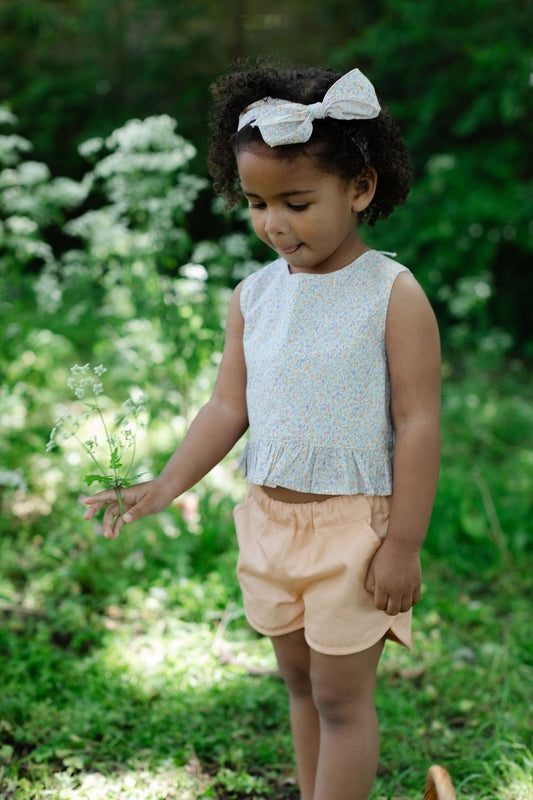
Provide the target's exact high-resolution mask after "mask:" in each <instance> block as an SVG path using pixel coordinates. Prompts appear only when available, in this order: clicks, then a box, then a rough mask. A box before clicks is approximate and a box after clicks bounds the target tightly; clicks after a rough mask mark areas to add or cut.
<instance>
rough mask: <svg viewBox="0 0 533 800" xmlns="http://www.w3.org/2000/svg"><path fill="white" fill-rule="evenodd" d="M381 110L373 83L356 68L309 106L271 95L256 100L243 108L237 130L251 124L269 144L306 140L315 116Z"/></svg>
mask: <svg viewBox="0 0 533 800" xmlns="http://www.w3.org/2000/svg"><path fill="white" fill-rule="evenodd" d="M380 110H381V106H380V105H379V103H378V99H377V97H376V92H375V91H374V87H373V86H372V84H371V83H370V81H369V80H368V78H366V77H365V76H364V75H363V73H362V72H360V71H359V70H358V69H353V70H351V72H348V73H346V75H343V77H342V78H339V80H338V81H336V82H335V83H334V84H333V86H330V88H329V89H328V91H327V92H326V94H325V95H324V99H323V100H322V102H321V103H311V104H310V105H307V106H306V105H303V104H301V103H292V102H290V101H289V100H280V99H276V98H272V97H265V99H264V100H257V102H255V103H252V104H251V105H249V106H248V107H247V108H245V109H244V111H243V112H242V114H241V115H240V117H239V126H238V128H237V130H239V131H240V130H242V128H244V126H245V125H248V124H250V125H252V127H254V128H259V130H260V132H261V136H262V137H263V141H264V142H265V143H266V144H267V145H268V146H269V147H279V146H280V145H284V144H303V143H304V142H308V141H309V139H310V138H311V134H312V133H313V121H314V120H315V119H324V118H325V117H333V118H334V119H342V120H351V119H374V118H375V117H377V116H378V114H379V112H380Z"/></svg>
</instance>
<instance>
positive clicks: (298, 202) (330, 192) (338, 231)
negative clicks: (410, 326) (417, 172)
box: [237, 145, 375, 273]
mask: <svg viewBox="0 0 533 800" xmlns="http://www.w3.org/2000/svg"><path fill="white" fill-rule="evenodd" d="M237 166H238V170H239V176H240V179H241V184H242V190H243V193H244V195H245V197H246V198H247V200H248V204H249V209H250V217H251V221H252V225H253V228H254V231H255V232H256V234H257V235H258V236H259V238H260V239H262V240H263V241H264V242H266V244H268V245H269V246H270V247H272V248H273V249H274V250H275V251H276V252H277V253H278V254H279V255H280V256H281V257H282V258H284V259H285V261H287V263H288V264H289V266H290V267H291V271H292V272H314V273H327V272H335V271H336V270H338V269H341V268H342V267H345V266H347V265H348V264H350V263H351V262H352V261H354V260H355V259H356V258H357V257H358V256H359V255H361V253H362V252H364V250H366V249H367V248H366V246H365V245H364V244H363V242H362V241H361V239H360V238H359V235H358V233H357V227H356V221H357V213H358V212H360V211H362V210H363V209H364V208H366V206H367V205H368V204H369V203H370V201H371V200H372V197H373V196H374V191H375V175H374V174H371V175H370V177H369V178H368V180H364V181H357V180H353V181H345V180H343V179H342V178H340V177H339V176H338V175H333V174H331V173H329V172H324V170H322V169H321V168H320V167H319V166H317V165H316V164H315V162H314V161H313V160H312V159H311V158H309V157H308V156H306V155H302V154H300V155H295V156H294V157H293V158H290V159H289V158H280V157H279V156H276V154H275V153H274V152H273V151H272V150H271V149H270V148H269V147H267V146H264V147H263V146H261V145H258V146H254V148H253V149H245V150H241V151H239V152H238V153H237Z"/></svg>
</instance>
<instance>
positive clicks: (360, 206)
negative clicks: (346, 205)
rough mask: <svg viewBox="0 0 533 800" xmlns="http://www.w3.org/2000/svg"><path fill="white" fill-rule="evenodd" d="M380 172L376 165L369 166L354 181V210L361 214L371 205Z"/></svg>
mask: <svg viewBox="0 0 533 800" xmlns="http://www.w3.org/2000/svg"><path fill="white" fill-rule="evenodd" d="M377 183H378V174H377V172H376V170H375V169H374V167H367V168H366V169H365V171H364V172H361V173H360V175H358V176H357V177H356V178H354V179H353V182H352V189H353V194H352V211H355V213H356V214H359V213H360V212H361V211H364V210H365V208H366V207H367V206H369V205H370V203H371V202H372V200H373V199H374V195H375V193H376V186H377Z"/></svg>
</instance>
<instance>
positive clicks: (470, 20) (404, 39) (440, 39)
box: [334, 0, 533, 353]
mask: <svg viewBox="0 0 533 800" xmlns="http://www.w3.org/2000/svg"><path fill="white" fill-rule="evenodd" d="M532 22H533V17H532V11H531V6H528V5H527V4H525V3H522V2H518V1H517V0H514V1H513V2H509V1H508V0H474V1H473V2H469V3H440V2H438V0H425V1H424V2H420V3H413V2H411V0H383V2H381V3H380V14H379V16H378V17H377V19H376V20H375V22H374V23H373V24H372V25H370V26H368V27H367V28H366V29H365V30H363V31H361V32H360V33H358V35H357V37H355V38H353V39H350V40H349V41H348V42H346V43H345V44H344V45H343V46H342V47H341V48H339V49H338V50H337V51H336V52H335V54H334V60H335V62H336V63H337V64H338V65H340V66H341V68H344V67H345V66H349V65H351V64H353V63H354V62H355V63H363V64H364V65H365V67H368V74H369V76H370V77H371V79H372V80H373V81H374V82H375V84H376V86H377V87H379V94H380V96H382V97H383V98H384V99H385V100H386V101H387V102H388V103H389V105H390V107H391V111H392V112H393V114H394V116H395V117H396V119H398V121H399V122H400V124H401V127H402V129H403V131H404V133H405V136H406V139H407V142H408V146H409V149H410V151H411V153H412V154H413V159H414V166H415V184H414V188H413V192H412V195H411V197H410V198H409V201H408V204H407V207H406V208H405V209H401V210H398V211H397V212H395V214H394V215H393V217H392V218H391V220H390V221H388V222H387V223H386V226H383V232H377V239H376V241H378V242H382V243H383V246H384V248H385V249H390V248H391V246H392V243H393V246H394V249H396V250H397V251H398V253H399V258H400V260H401V261H403V262H404V263H407V264H408V265H410V266H412V267H413V269H414V270H415V274H416V275H417V277H418V278H419V279H420V281H421V282H422V284H423V285H424V288H425V289H426V291H427V292H428V294H429V296H430V299H431V300H432V302H433V303H434V305H435V306H436V308H437V310H438V316H439V321H440V322H441V327H442V330H443V334H444V339H445V342H446V344H447V346H448V347H452V346H453V347H454V348H456V349H457V350H458V351H459V352H460V351H464V350H465V349H467V348H468V349H471V348H472V347H473V346H481V347H483V344H484V342H486V340H487V338H488V339H490V338H491V337H492V338H494V328H496V329H499V330H500V331H502V332H504V333H503V334H502V333H500V340H499V347H500V348H501V351H503V352H505V351H507V350H509V348H510V347H511V346H512V345H513V344H514V345H515V346H517V347H518V349H519V350H520V351H522V352H524V351H526V352H528V353H530V350H531V334H532V329H531V315H530V310H529V304H528V299H527V298H528V297H529V296H530V295H531V291H532V290H533V284H532V279H531V271H530V270H529V268H528V263H529V262H530V260H531V255H532V245H531V224H532V222H531V221H532V219H533V184H532V173H531V162H530V156H529V142H530V141H531V138H532V136H533V128H532V122H531V115H530V114H529V105H530V94H531V86H530V73H531V57H530V48H529V37H528V33H529V31H530V30H531V23H532ZM457 323H459V324H457Z"/></svg>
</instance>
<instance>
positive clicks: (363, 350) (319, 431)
mask: <svg viewBox="0 0 533 800" xmlns="http://www.w3.org/2000/svg"><path fill="white" fill-rule="evenodd" d="M401 272H409V270H408V269H407V268H406V267H404V266H402V265H401V264H397V263H396V262H395V261H392V260H391V259H389V258H387V257H386V256H385V255H383V254H382V253H379V252H377V251H375V250H371V251H368V252H366V253H363V255H361V256H360V257H359V258H357V259H356V260H355V261H354V262H352V263H351V264H349V265H348V266H346V267H344V268H343V269H340V270H337V271H336V272H331V273H327V274H312V273H294V274H291V272H290V271H289V267H288V265H287V262H286V261H284V260H283V259H278V260H277V261H274V262H273V263H271V264H269V265H268V266H266V267H264V268H263V269H260V270H259V271H258V272H256V273H255V274H253V275H250V277H248V278H247V279H246V280H245V281H244V284H243V286H242V290H241V311H242V314H243V317H244V340H243V341H244V355H245V360H246V368H247V387H246V397H247V404H248V416H249V422H250V435H249V439H248V442H247V444H246V447H245V450H244V452H243V455H242V456H241V460H240V466H241V467H242V471H243V475H244V477H246V478H247V479H248V481H249V482H250V483H255V484H259V485H262V486H283V487H286V488H288V489H293V490H295V491H299V492H312V493H316V494H366V495H389V494H391V493H392V453H393V440H394V436H393V430H392V421H391V415H390V380H389V372H388V366H387V356H386V351H385V323H386V318H387V309H388V304H389V299H390V294H391V290H392V286H393V283H394V281H395V279H396V277H397V276H398V275H399V274H400V273H401Z"/></svg>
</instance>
